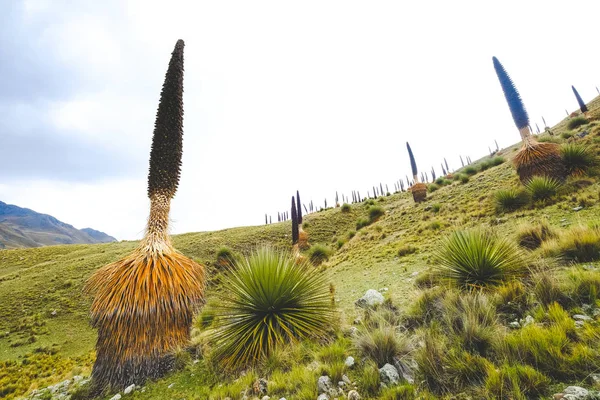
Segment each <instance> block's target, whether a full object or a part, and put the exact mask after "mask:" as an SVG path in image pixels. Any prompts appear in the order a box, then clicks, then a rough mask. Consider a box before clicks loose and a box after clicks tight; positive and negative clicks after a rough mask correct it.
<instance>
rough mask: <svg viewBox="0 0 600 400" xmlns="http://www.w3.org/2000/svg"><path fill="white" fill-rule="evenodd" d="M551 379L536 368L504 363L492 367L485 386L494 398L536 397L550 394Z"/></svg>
mask: <svg viewBox="0 0 600 400" xmlns="http://www.w3.org/2000/svg"><path fill="white" fill-rule="evenodd" d="M549 386H550V379H549V378H548V377H547V376H545V375H544V374H542V373H540V372H538V371H537V370H536V369H535V368H533V367H530V366H528V365H520V364H514V365H509V364H503V365H502V366H501V367H500V369H498V370H496V369H490V371H489V375H488V377H487V379H486V380H485V388H486V390H487V391H488V392H489V394H490V395H491V396H493V398H494V399H523V400H524V399H534V398H541V397H542V396H544V395H546V394H548V389H549Z"/></svg>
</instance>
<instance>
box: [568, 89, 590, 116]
mask: <svg viewBox="0 0 600 400" xmlns="http://www.w3.org/2000/svg"><path fill="white" fill-rule="evenodd" d="M571 89H572V90H573V94H574V95H575V99H577V104H578V105H579V109H580V110H581V112H582V113H583V114H585V113H586V112H588V108H587V106H586V105H585V102H584V101H583V99H582V98H581V96H580V95H579V92H578V91H577V89H575V86H571Z"/></svg>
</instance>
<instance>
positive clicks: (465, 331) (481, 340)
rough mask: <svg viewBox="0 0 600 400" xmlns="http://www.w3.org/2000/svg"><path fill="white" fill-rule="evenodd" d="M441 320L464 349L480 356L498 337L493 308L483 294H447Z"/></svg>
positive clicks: (494, 308) (497, 326) (483, 354)
mask: <svg viewBox="0 0 600 400" xmlns="http://www.w3.org/2000/svg"><path fill="white" fill-rule="evenodd" d="M443 321H444V324H445V325H446V326H447V327H448V329H449V330H450V331H451V332H452V333H453V334H454V335H455V336H456V338H458V339H459V341H460V343H461V344H462V347H463V348H465V349H466V350H469V351H471V352H475V353H478V354H480V355H482V356H485V354H486V352H487V351H488V349H490V348H491V347H492V344H493V342H494V340H495V339H497V337H498V336H499V325H498V321H497V317H496V307H495V306H494V304H493V303H492V302H491V301H490V299H489V298H488V297H487V296H486V295H485V294H481V293H474V294H470V293H467V294H460V295H456V296H447V297H446V299H445V301H444V313H443Z"/></svg>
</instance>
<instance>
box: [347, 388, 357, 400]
mask: <svg viewBox="0 0 600 400" xmlns="http://www.w3.org/2000/svg"><path fill="white" fill-rule="evenodd" d="M359 399H360V395H359V394H358V392H357V391H356V390H351V391H349V392H348V400H359Z"/></svg>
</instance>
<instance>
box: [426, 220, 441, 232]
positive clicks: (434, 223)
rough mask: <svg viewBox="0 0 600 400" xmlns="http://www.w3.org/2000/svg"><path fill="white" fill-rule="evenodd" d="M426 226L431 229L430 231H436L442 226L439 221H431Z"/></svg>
mask: <svg viewBox="0 0 600 400" xmlns="http://www.w3.org/2000/svg"><path fill="white" fill-rule="evenodd" d="M427 228H429V229H431V230H432V231H437V230H439V229H441V228H442V224H441V223H440V221H431V222H430V223H429V225H427Z"/></svg>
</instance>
